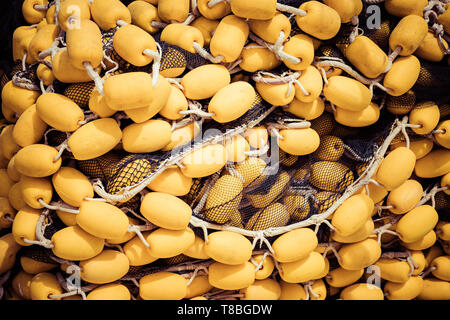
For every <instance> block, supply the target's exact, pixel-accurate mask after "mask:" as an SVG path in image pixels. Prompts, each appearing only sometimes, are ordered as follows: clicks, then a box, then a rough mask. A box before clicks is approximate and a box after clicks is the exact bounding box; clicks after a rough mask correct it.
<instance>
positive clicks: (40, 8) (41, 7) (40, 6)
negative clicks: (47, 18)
mask: <svg viewBox="0 0 450 320" xmlns="http://www.w3.org/2000/svg"><path fill="white" fill-rule="evenodd" d="M49 7H50V5H48V4H35V5H34V6H33V8H34V9H35V10H37V11H47V10H48V8H49Z"/></svg>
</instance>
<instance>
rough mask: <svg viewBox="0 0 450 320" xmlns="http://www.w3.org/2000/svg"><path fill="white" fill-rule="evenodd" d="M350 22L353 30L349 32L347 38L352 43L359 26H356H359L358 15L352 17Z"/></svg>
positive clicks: (357, 33)
mask: <svg viewBox="0 0 450 320" xmlns="http://www.w3.org/2000/svg"><path fill="white" fill-rule="evenodd" d="M351 22H352V24H353V25H354V26H355V27H354V28H353V30H352V32H351V33H350V36H349V37H348V38H349V41H350V43H353V42H354V41H355V38H356V37H357V36H358V35H359V30H360V28H358V26H359V18H358V16H354V17H352V20H351Z"/></svg>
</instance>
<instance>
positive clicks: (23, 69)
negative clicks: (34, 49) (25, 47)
mask: <svg viewBox="0 0 450 320" xmlns="http://www.w3.org/2000/svg"><path fill="white" fill-rule="evenodd" d="M26 60H27V53H26V52H25V53H24V55H23V57H22V71H26V70H27V63H26V62H25V61H26Z"/></svg>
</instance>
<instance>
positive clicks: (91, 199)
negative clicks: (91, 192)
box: [83, 197, 106, 202]
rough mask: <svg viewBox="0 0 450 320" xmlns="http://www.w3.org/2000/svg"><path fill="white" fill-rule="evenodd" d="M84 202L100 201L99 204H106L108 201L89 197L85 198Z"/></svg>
mask: <svg viewBox="0 0 450 320" xmlns="http://www.w3.org/2000/svg"><path fill="white" fill-rule="evenodd" d="M83 200H86V201H98V202H106V200H105V199H103V198H89V197H84V199H83Z"/></svg>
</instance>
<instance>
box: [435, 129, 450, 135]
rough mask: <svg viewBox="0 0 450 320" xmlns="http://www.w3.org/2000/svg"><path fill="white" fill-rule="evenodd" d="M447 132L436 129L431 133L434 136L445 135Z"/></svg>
mask: <svg viewBox="0 0 450 320" xmlns="http://www.w3.org/2000/svg"><path fill="white" fill-rule="evenodd" d="M446 132H447V131H446V130H445V129H436V130H433V131H431V133H432V134H436V133H437V134H445V133H446Z"/></svg>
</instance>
